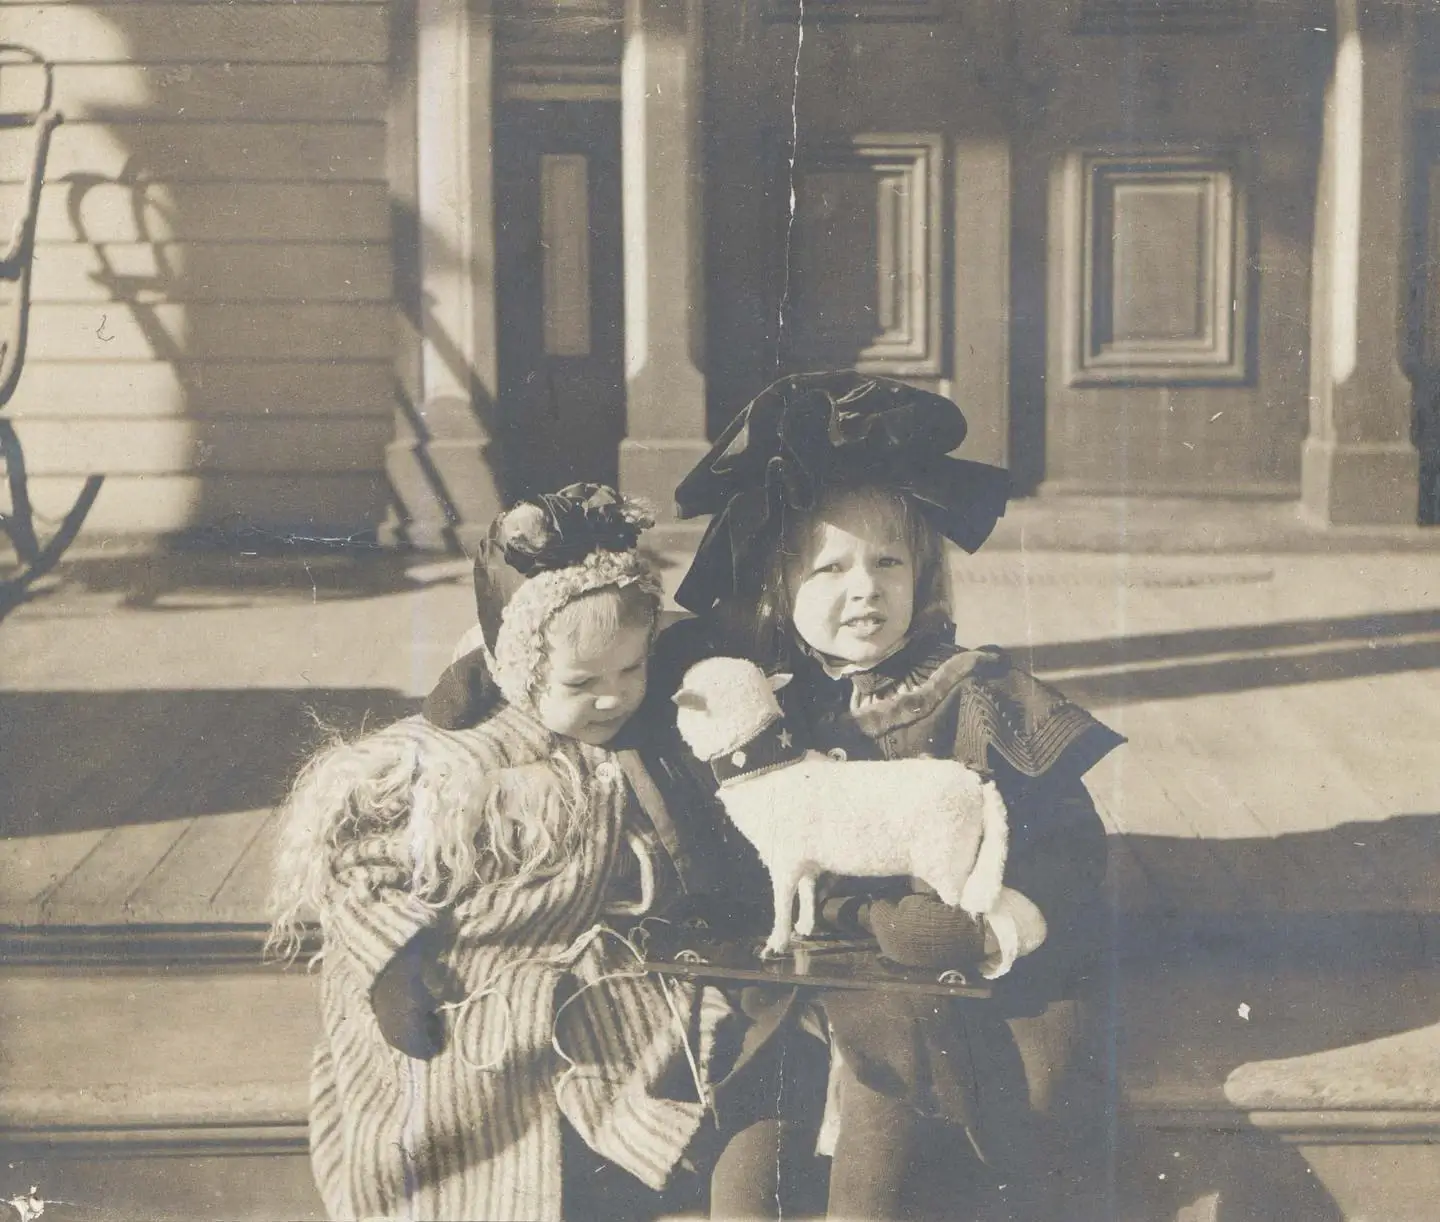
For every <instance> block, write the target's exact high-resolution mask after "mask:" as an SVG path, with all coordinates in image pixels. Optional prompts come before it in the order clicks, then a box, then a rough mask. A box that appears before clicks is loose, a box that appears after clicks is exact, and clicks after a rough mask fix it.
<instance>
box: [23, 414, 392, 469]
mask: <svg viewBox="0 0 1440 1222" xmlns="http://www.w3.org/2000/svg"><path fill="white" fill-rule="evenodd" d="M16 427H17V430H18V432H19V434H20V444H21V445H22V446H23V447H24V448H25V461H26V464H27V466H28V468H29V470H30V472H31V473H32V474H34V475H85V474H86V473H87V472H90V471H93V470H94V469H95V468H96V466H97V465H103V466H104V467H105V469H106V470H107V471H109V472H110V473H111V474H112V475H185V474H189V473H193V472H199V473H202V474H203V473H205V472H210V471H218V472H225V473H227V474H271V475H277V474H280V473H282V472H287V471H288V472H296V473H301V472H304V473H321V474H336V473H342V472H351V473H353V472H356V471H357V470H360V471H363V469H364V462H365V458H364V454H363V449H362V448H359V447H356V446H355V445H353V444H352V443H354V442H356V441H364V442H366V443H368V446H372V447H373V446H383V445H384V444H385V443H386V441H388V440H389V437H390V421H389V420H386V419H377V418H375V417H373V416H370V417H366V416H356V417H346V416H339V417H328V418H314V417H301V418H299V419H295V418H289V417H284V416H274V415H259V416H251V415H246V416H211V417H208V418H205V419H184V420H93V419H88V420H87V419H74V420H67V419H51V420H21V421H20V422H19V423H18V424H17V426H16Z"/></svg>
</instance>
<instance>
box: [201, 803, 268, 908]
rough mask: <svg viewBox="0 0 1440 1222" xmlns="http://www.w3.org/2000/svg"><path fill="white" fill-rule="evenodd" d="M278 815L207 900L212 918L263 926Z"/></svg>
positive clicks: (255, 839) (261, 828)
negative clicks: (208, 900)
mask: <svg viewBox="0 0 1440 1222" xmlns="http://www.w3.org/2000/svg"><path fill="white" fill-rule="evenodd" d="M277 821H278V816H277V815H275V814H273V813H272V814H271V815H270V816H269V817H268V818H267V819H266V820H265V822H264V823H263V824H262V825H261V826H260V828H259V829H258V831H257V832H256V833H255V836H254V838H253V839H252V840H251V842H250V844H249V845H248V846H247V847H246V849H245V851H244V852H243V853H242V854H241V855H240V858H239V860H238V861H236V863H235V866H234V869H233V870H232V871H231V872H230V875H229V876H228V877H227V878H226V879H225V881H224V882H223V883H222V884H221V885H220V888H219V890H218V891H216V893H215V895H214V896H213V897H212V898H211V900H210V913H211V919H212V920H215V921H225V922H230V923H236V924H263V923H264V922H265V920H266V900H267V898H268V896H269V894H270V886H271V882H272V880H273V878H274V857H275V833H276V826H277Z"/></svg>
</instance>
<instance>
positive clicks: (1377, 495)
mask: <svg viewBox="0 0 1440 1222" xmlns="http://www.w3.org/2000/svg"><path fill="white" fill-rule="evenodd" d="M1419 496H1420V455H1419V452H1418V451H1417V450H1416V449H1415V447H1414V446H1412V445H1411V444H1410V443H1409V442H1375V443H1370V444H1359V443H1349V444H1346V443H1342V442H1336V441H1319V440H1316V439H1314V438H1310V439H1308V440H1306V442H1305V445H1304V448H1303V450H1302V451H1301V459H1300V503H1301V506H1302V508H1303V510H1304V512H1305V514H1306V516H1308V517H1310V518H1311V519H1313V520H1315V521H1318V522H1322V523H1324V524H1326V525H1328V526H1413V525H1415V523H1416V521H1417V520H1418V516H1419Z"/></svg>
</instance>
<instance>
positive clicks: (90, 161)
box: [0, 120, 385, 183]
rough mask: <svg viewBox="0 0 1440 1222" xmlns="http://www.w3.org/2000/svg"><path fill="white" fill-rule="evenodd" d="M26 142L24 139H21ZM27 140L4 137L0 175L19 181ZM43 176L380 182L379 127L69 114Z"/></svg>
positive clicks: (382, 133)
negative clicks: (108, 119) (114, 119)
mask: <svg viewBox="0 0 1440 1222" xmlns="http://www.w3.org/2000/svg"><path fill="white" fill-rule="evenodd" d="M27 143H28V142H27ZM28 152H29V150H28V148H25V147H24V146H23V145H22V143H21V142H20V141H18V140H13V139H12V140H7V141H6V142H5V145H4V147H3V148H0V179H3V180H4V181H6V182H12V183H13V182H23V181H24V180H25V173H26V171H27V170H28V168H29V167H28V165H27V164H26V162H27V161H28V156H27V154H28ZM45 172H46V177H48V178H50V179H52V180H58V179H62V178H69V177H71V176H73V175H90V174H101V175H103V176H104V177H106V178H114V179H124V178H138V177H149V178H156V177H158V178H163V179H166V180H168V181H170V182H204V181H207V180H212V179H218V180H221V181H225V182H231V181H235V180H240V181H249V182H290V181H293V182H333V181H355V182H382V183H383V182H384V181H385V128H384V125H383V124H382V123H380V122H378V121H375V120H363V121H355V122H339V121H332V122H317V121H311V122H299V123H234V122H230V123H214V122H208V123H183V122H180V123H176V122H161V121H158V120H157V121H152V122H146V123H143V124H141V123H127V124H125V125H124V126H123V128H120V127H119V126H118V125H116V124H111V123H103V122H95V121H83V122H74V121H72V122H68V123H65V124H63V125H61V126H60V127H58V128H57V129H56V130H55V134H54V136H53V137H52V139H51V141H50V155H49V159H48V161H47V163H46V170H45Z"/></svg>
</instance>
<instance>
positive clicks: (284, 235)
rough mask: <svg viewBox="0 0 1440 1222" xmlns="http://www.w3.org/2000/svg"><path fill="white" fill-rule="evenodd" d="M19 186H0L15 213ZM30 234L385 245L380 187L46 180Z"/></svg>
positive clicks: (71, 238)
mask: <svg viewBox="0 0 1440 1222" xmlns="http://www.w3.org/2000/svg"><path fill="white" fill-rule="evenodd" d="M20 191H21V188H20V187H18V186H13V185H12V186H3V187H0V211H3V213H4V214H8V215H12V216H13V215H14V214H15V208H16V207H17V206H18V199H17V197H18V196H19V194H20ZM36 237H37V239H38V240H39V241H40V242H41V243H45V242H75V241H80V242H169V241H174V240H176V239H195V240H200V241H212V242H227V241H229V242H247V241H254V240H256V239H266V240H271V241H282V242H285V241H289V242H294V241H317V242H330V241H340V242H349V241H361V240H369V241H375V242H389V240H390V200H389V197H388V193H387V191H386V189H385V187H384V185H383V184H381V183H293V182H285V183H254V182H233V183H174V184H171V183H166V182H148V183H143V184H132V183H120V182H99V183H96V184H94V185H91V184H89V183H86V182H83V181H72V182H46V184H45V188H44V190H43V191H41V193H40V218H39V225H38V227H37V230H36Z"/></svg>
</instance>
